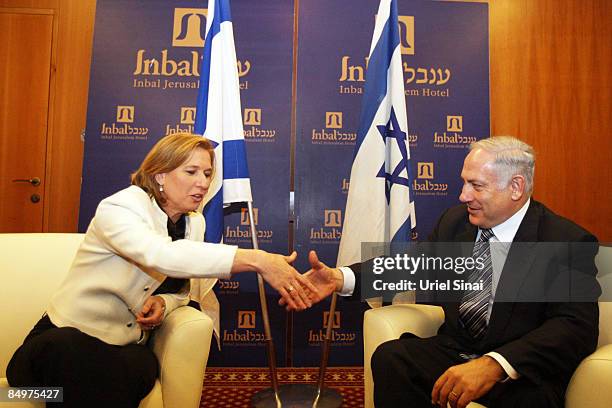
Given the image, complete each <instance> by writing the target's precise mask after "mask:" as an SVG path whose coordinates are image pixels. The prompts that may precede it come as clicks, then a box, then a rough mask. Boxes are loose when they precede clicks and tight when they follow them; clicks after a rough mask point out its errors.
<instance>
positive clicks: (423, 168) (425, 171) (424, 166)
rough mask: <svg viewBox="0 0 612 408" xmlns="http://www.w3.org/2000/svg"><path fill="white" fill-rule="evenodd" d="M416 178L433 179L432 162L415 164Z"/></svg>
mask: <svg viewBox="0 0 612 408" xmlns="http://www.w3.org/2000/svg"><path fill="white" fill-rule="evenodd" d="M417 177H418V178H420V179H433V178H434V164H433V162H418V163H417Z"/></svg>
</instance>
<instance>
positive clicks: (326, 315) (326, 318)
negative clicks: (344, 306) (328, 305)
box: [323, 311, 340, 329]
mask: <svg viewBox="0 0 612 408" xmlns="http://www.w3.org/2000/svg"><path fill="white" fill-rule="evenodd" d="M327 322H329V312H328V311H325V312H323V328H325V329H327ZM339 328H340V312H334V318H333V320H332V329H339Z"/></svg>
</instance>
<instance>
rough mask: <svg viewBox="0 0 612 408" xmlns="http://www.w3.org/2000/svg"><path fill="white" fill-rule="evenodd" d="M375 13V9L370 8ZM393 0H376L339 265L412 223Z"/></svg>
mask: <svg viewBox="0 0 612 408" xmlns="http://www.w3.org/2000/svg"><path fill="white" fill-rule="evenodd" d="M372 12H373V13H374V10H373V11H372ZM399 38H400V35H399V27H398V15H397V0H381V1H380V5H379V7H378V12H377V13H376V26H375V28H374V34H373V36H372V43H371V45H370V53H369V59H368V61H369V62H368V68H367V72H366V82H365V87H364V93H363V99H362V106H361V115H360V119H359V128H358V130H357V140H356V143H355V154H354V157H353V165H352V167H351V179H350V186H349V193H348V197H347V200H346V210H345V215H344V224H343V228H342V238H341V240H340V249H339V251H338V261H337V263H338V265H340V266H342V265H351V264H353V263H356V262H361V261H364V260H365V259H368V258H370V257H371V256H370V255H371V254H370V255H369V254H362V253H361V248H362V243H364V242H377V243H380V242H408V241H410V240H411V236H412V234H411V233H412V229H413V228H415V227H416V214H415V208H414V202H413V201H411V191H410V181H411V177H410V167H409V164H410V162H409V161H410V150H409V144H408V120H407V118H406V95H405V94H404V73H403V69H402V55H401V49H400V41H399Z"/></svg>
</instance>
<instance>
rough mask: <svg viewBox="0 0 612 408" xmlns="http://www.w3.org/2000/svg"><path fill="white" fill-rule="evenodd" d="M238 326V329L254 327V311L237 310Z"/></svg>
mask: <svg viewBox="0 0 612 408" xmlns="http://www.w3.org/2000/svg"><path fill="white" fill-rule="evenodd" d="M238 328H239V329H254V328H255V311H254V310H239V311H238Z"/></svg>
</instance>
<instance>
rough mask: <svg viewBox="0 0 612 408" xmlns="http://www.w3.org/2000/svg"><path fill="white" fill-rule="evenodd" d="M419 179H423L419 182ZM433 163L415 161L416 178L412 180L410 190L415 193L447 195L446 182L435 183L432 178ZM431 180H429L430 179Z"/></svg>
mask: <svg viewBox="0 0 612 408" xmlns="http://www.w3.org/2000/svg"><path fill="white" fill-rule="evenodd" d="M417 179H419V180H424V181H422V182H419V181H418V180H417ZM433 179H434V163H433V162H418V163H417V178H416V179H414V180H412V191H414V193H415V195H429V196H432V195H439V196H446V195H448V184H447V183H437V182H435V181H434V180H433ZM430 180H431V181H430Z"/></svg>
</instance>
